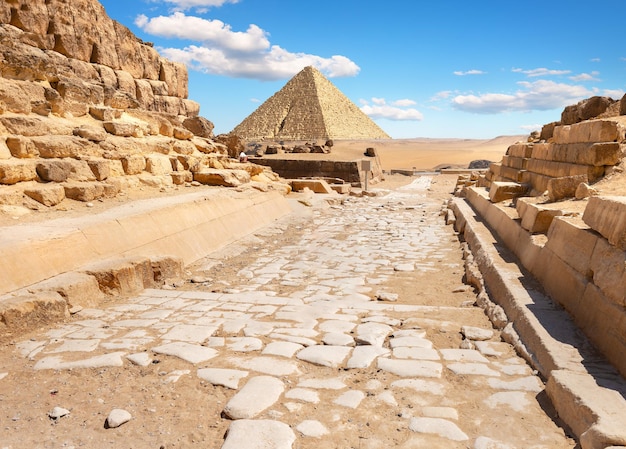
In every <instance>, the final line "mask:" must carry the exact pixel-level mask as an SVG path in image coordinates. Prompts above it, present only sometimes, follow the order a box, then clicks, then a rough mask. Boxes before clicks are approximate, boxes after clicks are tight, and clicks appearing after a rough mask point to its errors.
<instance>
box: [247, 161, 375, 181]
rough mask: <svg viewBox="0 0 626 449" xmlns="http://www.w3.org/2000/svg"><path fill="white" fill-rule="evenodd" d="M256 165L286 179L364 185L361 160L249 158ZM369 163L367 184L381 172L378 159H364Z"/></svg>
mask: <svg viewBox="0 0 626 449" xmlns="http://www.w3.org/2000/svg"><path fill="white" fill-rule="evenodd" d="M250 160H251V161H252V162H254V163H255V164H258V165H263V166H268V167H271V169H272V171H274V172H276V173H278V174H279V175H280V176H281V177H283V178H286V179H297V178H316V177H317V178H338V179H343V180H344V182H346V183H349V184H352V185H353V186H355V187H362V186H364V185H365V172H364V171H363V170H362V167H361V160H355V161H328V160H327V161H322V160H308V159H274V158H272V159H270V158H251V159H250ZM365 160H368V161H370V162H371V170H370V172H369V173H368V176H369V178H368V182H378V181H380V180H381V179H382V176H383V172H382V168H381V166H380V164H379V161H378V158H368V159H365Z"/></svg>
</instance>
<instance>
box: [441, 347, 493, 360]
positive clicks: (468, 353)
mask: <svg viewBox="0 0 626 449" xmlns="http://www.w3.org/2000/svg"><path fill="white" fill-rule="evenodd" d="M439 352H441V356H442V357H443V359H444V360H447V361H453V362H477V363H489V360H487V359H486V358H485V357H484V356H483V355H482V354H481V353H480V352H478V351H475V350H473V349H442V350H440V351H439Z"/></svg>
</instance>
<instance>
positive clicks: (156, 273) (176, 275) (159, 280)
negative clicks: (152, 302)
mask: <svg viewBox="0 0 626 449" xmlns="http://www.w3.org/2000/svg"><path fill="white" fill-rule="evenodd" d="M150 264H151V266H152V278H153V279H154V282H155V283H156V285H157V286H161V285H163V283H165V282H166V281H168V280H172V279H181V278H182V277H183V276H184V275H185V264H184V262H183V259H182V258H180V257H175V256H157V257H152V258H151V259H150Z"/></svg>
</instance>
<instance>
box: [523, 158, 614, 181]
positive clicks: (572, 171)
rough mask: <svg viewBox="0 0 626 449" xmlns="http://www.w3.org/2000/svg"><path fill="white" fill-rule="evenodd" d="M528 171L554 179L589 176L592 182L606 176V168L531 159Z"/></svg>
mask: <svg viewBox="0 0 626 449" xmlns="http://www.w3.org/2000/svg"><path fill="white" fill-rule="evenodd" d="M528 170H529V171H532V172H533V173H539V174H541V175H546V176H550V177H552V178H559V177H563V176H576V175H587V176H588V177H589V180H591V181H595V180H596V179H598V178H600V177H601V176H602V175H603V174H604V167H593V166H589V165H578V164H570V163H567V162H554V161H548V160H541V159H531V160H530V161H529V162H528Z"/></svg>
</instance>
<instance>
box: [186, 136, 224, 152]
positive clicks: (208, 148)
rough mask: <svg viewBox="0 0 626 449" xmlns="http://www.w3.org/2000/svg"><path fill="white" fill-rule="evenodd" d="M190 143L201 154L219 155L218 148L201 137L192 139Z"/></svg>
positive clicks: (210, 141)
mask: <svg viewBox="0 0 626 449" xmlns="http://www.w3.org/2000/svg"><path fill="white" fill-rule="evenodd" d="M191 142H192V143H193V144H194V145H195V147H196V149H197V150H198V151H200V152H201V153H205V154H212V153H219V152H220V147H218V146H217V145H215V143H214V142H213V141H212V140H209V139H204V138H202V137H196V136H194V137H192V138H191Z"/></svg>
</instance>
